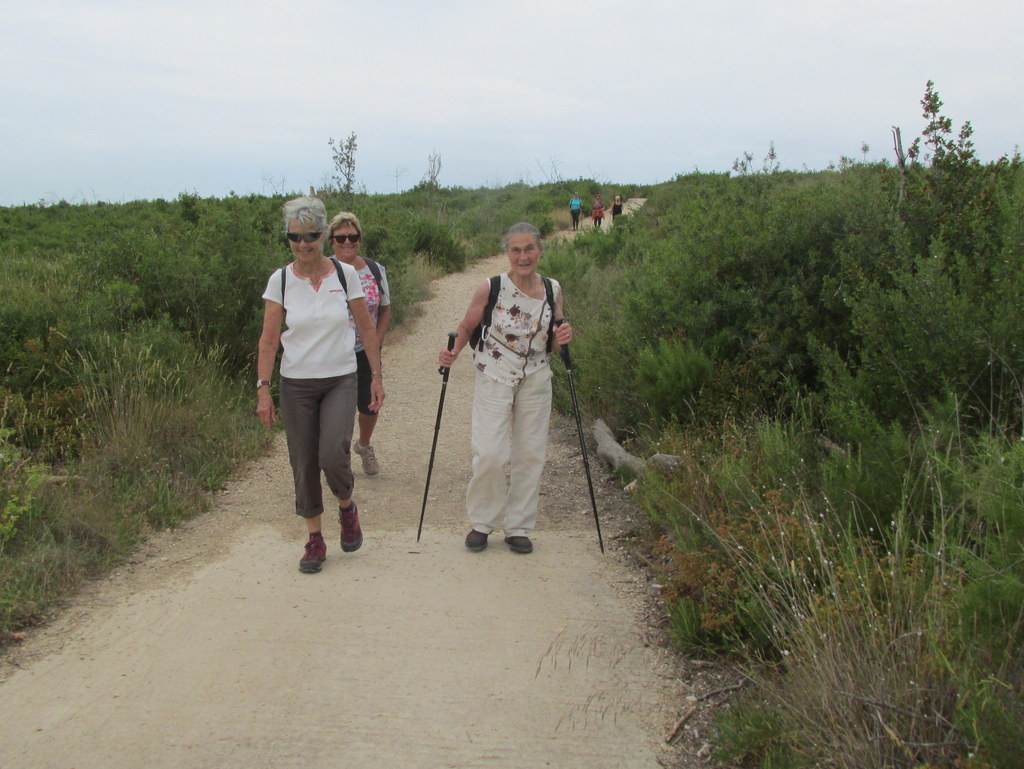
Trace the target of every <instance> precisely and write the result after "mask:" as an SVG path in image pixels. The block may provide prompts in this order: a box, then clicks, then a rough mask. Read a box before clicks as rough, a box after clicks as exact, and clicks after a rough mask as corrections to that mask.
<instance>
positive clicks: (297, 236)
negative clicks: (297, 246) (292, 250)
mask: <svg viewBox="0 0 1024 769" xmlns="http://www.w3.org/2000/svg"><path fill="white" fill-rule="evenodd" d="M322 234H323V230H321V231H320V232H286V233H285V235H287V236H288V240H290V241H291V242H292V243H298V242H299V241H300V240H301V241H302V242H303V243H314V242H316V241H317V240H319V239H320V236H321V235H322Z"/></svg>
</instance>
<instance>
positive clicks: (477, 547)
mask: <svg viewBox="0 0 1024 769" xmlns="http://www.w3.org/2000/svg"><path fill="white" fill-rule="evenodd" d="M487 537H488V535H487V534H484V533H483V532H482V531H477V530H476V529H472V530H471V531H470V532H469V534H467V535H466V547H468V548H469V549H470V550H472V551H473V552H474V553H479V552H480V551H481V550H483V549H484V548H485V547H487Z"/></svg>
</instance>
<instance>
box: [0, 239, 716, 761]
mask: <svg viewBox="0 0 1024 769" xmlns="http://www.w3.org/2000/svg"><path fill="white" fill-rule="evenodd" d="M503 268H504V257H495V258H492V259H488V260H485V261H483V262H481V263H479V264H477V265H475V266H474V267H473V268H472V269H470V270H468V271H467V272H465V273H462V274H459V275H452V276H449V277H446V278H444V279H442V280H440V281H438V282H437V283H436V284H435V285H434V287H433V288H434V296H433V298H432V299H431V300H430V301H429V302H428V303H427V305H426V308H425V310H426V312H425V314H424V315H423V317H421V318H420V319H419V321H418V322H416V323H415V324H414V325H413V327H412V328H411V329H409V330H408V331H404V332H400V333H397V334H395V335H394V336H393V337H392V338H390V339H389V341H388V345H387V348H386V350H385V356H384V371H385V386H386V388H387V393H388V396H387V401H386V405H385V409H384V411H383V412H382V416H381V421H380V424H379V427H378V430H377V433H376V436H375V444H376V446H377V451H378V458H379V459H380V462H381V465H382V473H381V474H380V475H378V476H376V477H366V476H364V475H362V473H361V471H360V470H359V469H358V463H357V471H356V475H357V477H356V484H357V485H356V499H357V500H358V502H359V503H360V507H361V511H362V519H363V527H364V535H365V544H364V545H363V548H362V549H361V550H359V551H358V552H356V553H351V554H343V553H342V552H341V549H340V547H338V545H337V534H338V529H337V522H336V521H334V520H328V517H327V516H325V525H326V526H327V528H326V531H325V535H326V536H327V537H328V542H329V544H328V560H327V562H326V564H325V566H324V570H323V571H322V572H321V573H320V574H317V575H304V574H300V573H299V572H298V570H297V568H296V565H297V561H298V557H299V555H300V553H301V550H302V542H303V539H304V535H303V531H302V529H303V527H302V525H301V521H299V519H297V518H296V517H295V516H294V515H292V514H291V510H292V495H291V480H290V472H289V468H288V465H287V459H286V456H285V449H284V444H283V439H278V440H277V441H276V443H275V447H274V451H273V452H272V454H270V455H269V456H267V457H266V458H264V459H262V460H261V461H258V462H255V463H253V464H252V465H251V466H249V467H248V468H246V469H245V471H244V473H243V474H242V475H241V476H240V477H239V478H238V479H237V480H235V481H234V482H232V483H231V484H230V485H229V487H228V488H227V489H226V490H225V491H224V492H223V493H222V494H220V495H219V496H218V499H217V504H216V507H215V509H214V510H213V511H212V512H210V513H209V514H207V515H204V516H202V517H200V518H198V519H196V520H195V521H192V522H190V523H189V524H187V525H185V526H184V527H182V528H181V529H179V530H176V531H173V532H164V533H162V534H161V535H159V536H157V537H156V538H154V539H153V540H151V541H150V542H149V543H148V544H147V545H146V547H145V548H144V549H143V550H142V551H141V552H140V553H139V554H138V556H137V557H136V558H135V559H134V562H133V563H131V564H130V565H127V566H125V567H124V568H122V569H120V570H119V571H118V572H116V573H115V574H113V575H112V576H111V577H110V578H109V579H107V580H105V581H103V582H102V583H100V584H96V585H92V586H90V587H89V588H88V589H87V590H86V591H84V592H83V594H82V595H81V596H80V597H79V598H78V599H76V601H75V602H74V603H73V605H71V606H70V607H69V608H68V609H67V610H66V611H64V612H61V614H60V616H59V617H57V618H56V619H54V620H53V621H52V622H51V623H50V624H49V625H47V626H46V627H45V628H43V629H41V630H39V631H37V632H36V633H34V634H33V635H32V637H30V638H29V639H28V640H27V641H26V642H25V643H24V644H21V645H19V646H17V647H15V648H14V649H13V650H12V653H11V654H10V655H9V657H8V660H7V664H6V665H5V666H4V669H3V673H4V677H5V678H6V681H5V682H4V683H3V684H2V685H0V769H15V767H17V769H33V768H35V767H40V768H43V769H51V768H52V769H57V768H60V769H71V768H75V769H121V768H125V769H127V768H128V767H130V768H131V769H138V767H147V769H156V768H159V767H168V769H170V768H171V767H173V768H174V769H188V768H190V767H196V768H197V769H199V768H200V767H202V768H203V769H206V768H207V767H218V768H219V769H231V768H233V767H240V768H241V767H244V768H245V769H260V768H262V767H266V768H267V769H271V768H273V769H281V768H286V767H302V769H319V768H320V767H324V768H326V767H332V769H336V768H337V767H360V768H361V769H362V768H364V767H403V768H405V767H478V766H487V767H516V768H517V769H522V768H527V769H532V768H533V767H547V766H550V767H558V768H559V769H571V768H572V767H585V768H586V769H599V768H600V767H609V768H610V767H616V768H622V767H644V768H645V769H646V768H648V767H659V766H688V765H690V764H688V763H686V762H685V758H686V757H685V756H682V755H681V754H680V750H679V748H677V747H669V746H667V745H666V744H665V736H666V733H667V732H668V731H669V730H671V728H672V725H673V723H674V722H675V720H676V718H677V717H678V715H679V712H680V711H681V710H682V709H683V708H684V706H685V704H686V703H685V701H684V697H685V695H686V694H687V693H688V688H687V685H685V684H684V683H683V682H682V681H681V679H680V675H679V663H678V661H677V660H675V659H673V657H672V655H670V654H669V653H668V652H666V651H665V650H664V648H663V647H662V646H661V645H660V644H659V643H658V642H657V641H653V642H652V639H654V638H655V637H656V636H657V633H656V631H654V630H652V628H651V624H650V623H651V617H650V616H648V614H647V612H648V610H649V607H650V590H651V588H650V586H649V585H648V584H647V582H646V579H645V578H644V576H643V575H642V574H640V573H639V572H637V571H636V570H635V569H633V568H632V567H631V566H630V565H629V562H628V559H627V558H626V557H625V556H624V554H623V552H622V550H621V547H620V545H619V540H618V536H619V534H620V533H621V532H622V531H623V530H624V529H625V528H627V527H629V526H630V525H631V522H630V515H631V513H630V512H629V510H630V508H629V505H628V500H627V499H626V498H625V497H624V496H623V495H622V493H621V492H620V491H619V490H618V489H617V488H616V487H615V486H614V485H612V484H609V483H605V481H604V477H603V476H604V473H603V468H601V467H600V466H599V465H598V466H596V472H595V484H596V491H597V494H598V505H599V509H600V510H602V516H603V517H602V525H603V531H604V536H605V543H606V547H607V550H608V553H607V554H606V555H603V556H602V555H601V554H600V552H599V550H598V546H597V541H596V536H595V533H594V527H593V522H592V520H591V517H590V505H589V497H588V495H587V492H586V481H585V476H584V474H583V472H582V464H581V462H580V457H579V445H578V441H577V438H576V436H575V432H574V425H573V424H572V423H571V421H570V420H567V419H560V420H556V423H555V426H554V428H553V429H552V436H551V437H552V440H551V447H550V451H549V461H548V466H547V470H546V477H545V482H544V487H543V491H542V498H541V505H542V510H541V516H540V520H539V523H538V529H537V532H536V534H535V536H534V544H535V550H534V552H533V554H531V555H529V556H518V555H514V554H512V553H511V552H509V551H508V549H507V548H506V547H505V546H504V545H503V544H501V543H500V539H498V542H494V543H492V546H491V547H489V548H488V549H487V550H485V551H484V552H482V553H477V554H474V553H470V552H468V551H467V550H466V549H465V548H464V546H463V543H462V539H463V536H464V535H465V532H466V530H467V528H468V527H467V524H466V522H465V508H464V494H465V486H466V481H467V480H468V476H469V468H470V453H469V452H470V448H469V418H470V401H471V397H472V392H471V390H472V372H471V368H472V367H471V365H470V361H469V356H468V355H466V356H463V357H462V358H460V360H459V361H458V362H457V363H456V366H455V367H454V368H453V370H452V375H451V379H450V382H449V385H448V389H447V394H446V405H445V412H444V419H443V423H442V429H441V435H440V439H439V444H438V458H437V460H436V462H435V466H434V472H433V478H432V480H431V487H430V499H429V503H428V507H427V512H426V522H425V525H424V529H423V535H422V538H421V541H420V542H418V543H417V541H416V527H417V523H418V520H419V513H420V505H421V501H422V495H423V484H424V480H425V475H426V467H427V461H428V457H429V452H430V444H431V438H432V435H433V427H434V419H435V416H436V410H437V402H438V396H439V394H440V385H441V379H440V377H439V376H438V374H437V364H436V359H437V350H438V349H439V348H440V346H441V344H442V343H443V341H444V338H445V334H446V332H447V331H448V330H449V329H453V328H454V327H455V325H456V323H457V321H458V320H459V319H460V317H461V315H462V313H463V311H464V309H465V304H466V302H467V301H468V297H469V295H470V293H471V291H472V288H473V287H474V286H475V285H476V284H477V283H478V282H479V281H481V280H483V279H484V278H485V277H487V276H489V275H491V274H494V273H496V272H499V271H500V270H501V269H503ZM542 269H543V267H542ZM556 365H559V364H556ZM493 539H496V538H495V537H492V540H493ZM690 684H691V685H692V681H691V682H690ZM693 765H696V764H693Z"/></svg>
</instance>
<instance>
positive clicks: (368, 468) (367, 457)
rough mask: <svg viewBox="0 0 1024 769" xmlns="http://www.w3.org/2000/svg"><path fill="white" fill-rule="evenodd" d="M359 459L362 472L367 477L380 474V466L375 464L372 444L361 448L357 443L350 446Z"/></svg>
mask: <svg viewBox="0 0 1024 769" xmlns="http://www.w3.org/2000/svg"><path fill="white" fill-rule="evenodd" d="M352 448H353V449H354V450H355V452H356V454H358V455H359V458H360V459H362V460H363V472H364V473H366V474H367V475H376V474H377V473H379V472H380V465H378V464H377V455H376V454H375V453H374V451H373V444H372V443H371V444H369V445H368V446H361V445H360V444H359V441H356V442H355V443H353V444H352Z"/></svg>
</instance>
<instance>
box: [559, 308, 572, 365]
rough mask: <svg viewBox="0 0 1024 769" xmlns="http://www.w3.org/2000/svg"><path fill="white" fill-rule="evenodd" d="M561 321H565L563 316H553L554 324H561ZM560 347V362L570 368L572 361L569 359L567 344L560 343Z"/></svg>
mask: <svg viewBox="0 0 1024 769" xmlns="http://www.w3.org/2000/svg"><path fill="white" fill-rule="evenodd" d="M563 323H565V318H555V325H556V326H561V325H562V324H563ZM560 347H561V354H562V362H563V363H564V364H565V367H566V368H572V361H571V360H569V345H567V344H563V345H560Z"/></svg>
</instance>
